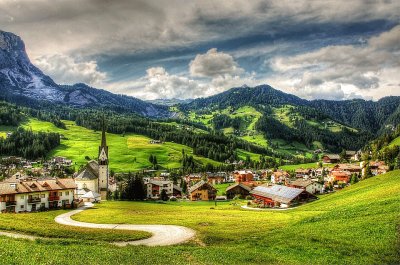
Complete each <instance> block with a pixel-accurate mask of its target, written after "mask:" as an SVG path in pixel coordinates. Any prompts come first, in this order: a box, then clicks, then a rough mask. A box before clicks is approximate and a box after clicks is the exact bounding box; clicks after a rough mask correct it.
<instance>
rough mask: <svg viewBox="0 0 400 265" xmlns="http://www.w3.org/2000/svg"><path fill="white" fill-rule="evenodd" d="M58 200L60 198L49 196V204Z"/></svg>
mask: <svg viewBox="0 0 400 265" xmlns="http://www.w3.org/2000/svg"><path fill="white" fill-rule="evenodd" d="M59 200H60V196H49V202H52V201H59Z"/></svg>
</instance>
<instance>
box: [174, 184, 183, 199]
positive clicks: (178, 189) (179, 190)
mask: <svg viewBox="0 0 400 265" xmlns="http://www.w3.org/2000/svg"><path fill="white" fill-rule="evenodd" d="M172 195H173V196H175V197H181V196H182V188H181V187H179V186H177V185H174V187H173V191H172Z"/></svg>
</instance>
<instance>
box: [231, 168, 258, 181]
mask: <svg viewBox="0 0 400 265" xmlns="http://www.w3.org/2000/svg"><path fill="white" fill-rule="evenodd" d="M233 177H234V178H235V182H236V183H240V182H251V181H253V180H254V174H253V172H251V171H250V170H240V171H234V172H233Z"/></svg>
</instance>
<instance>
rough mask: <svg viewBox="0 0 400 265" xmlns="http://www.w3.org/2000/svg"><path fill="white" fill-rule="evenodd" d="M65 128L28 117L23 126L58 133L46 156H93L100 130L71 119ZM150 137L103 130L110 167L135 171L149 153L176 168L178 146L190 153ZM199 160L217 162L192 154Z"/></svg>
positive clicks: (75, 158) (79, 161) (79, 158)
mask: <svg viewBox="0 0 400 265" xmlns="http://www.w3.org/2000/svg"><path fill="white" fill-rule="evenodd" d="M63 122H64V123H65V124H66V126H67V130H64V129H60V128H57V127H55V126H54V125H53V124H52V123H50V122H44V121H39V120H37V119H29V120H28V121H27V122H26V123H24V124H23V127H25V128H29V129H32V130H33V131H44V132H58V133H60V134H62V135H63V136H64V138H65V139H62V140H61V145H60V146H59V147H57V148H56V149H54V150H53V151H52V152H51V153H50V154H49V156H50V157H51V156H65V157H67V158H69V159H72V160H73V161H74V162H76V163H77V164H78V165H81V164H84V163H86V160H85V157H86V156H88V157H90V158H92V159H95V158H96V156H97V155H98V146H99V144H100V139H101V133H100V132H96V131H92V130H89V129H86V128H83V127H80V126H77V125H76V124H75V123H74V122H72V121H63ZM149 142H150V138H148V137H146V136H142V135H136V134H125V136H123V135H118V134H111V133H107V144H108V146H109V150H110V151H109V152H110V154H109V156H110V168H111V169H113V170H115V171H116V172H120V171H125V172H126V171H129V170H131V171H135V170H140V169H144V168H147V167H149V166H151V164H150V162H149V160H148V158H149V156H150V154H153V155H156V156H157V161H158V163H159V164H160V165H161V166H163V167H165V168H178V167H180V160H181V158H182V149H184V150H185V153H186V154H193V149H192V148H190V147H187V146H185V145H181V144H177V143H171V142H166V143H163V144H150V143H149ZM194 158H195V159H196V160H197V161H199V162H201V163H203V164H206V163H211V164H213V165H216V164H218V162H216V161H213V160H211V159H208V158H204V157H199V156H196V155H195V156H194Z"/></svg>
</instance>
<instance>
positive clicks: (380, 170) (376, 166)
mask: <svg viewBox="0 0 400 265" xmlns="http://www.w3.org/2000/svg"><path fill="white" fill-rule="evenodd" d="M363 165H364V163H362V166H363ZM369 168H370V169H371V172H372V175H374V176H377V175H380V174H384V173H386V172H388V171H389V167H388V166H387V165H386V164H385V162H383V161H370V162H369ZM362 174H363V175H364V174H365V168H363V173H362Z"/></svg>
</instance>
